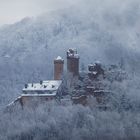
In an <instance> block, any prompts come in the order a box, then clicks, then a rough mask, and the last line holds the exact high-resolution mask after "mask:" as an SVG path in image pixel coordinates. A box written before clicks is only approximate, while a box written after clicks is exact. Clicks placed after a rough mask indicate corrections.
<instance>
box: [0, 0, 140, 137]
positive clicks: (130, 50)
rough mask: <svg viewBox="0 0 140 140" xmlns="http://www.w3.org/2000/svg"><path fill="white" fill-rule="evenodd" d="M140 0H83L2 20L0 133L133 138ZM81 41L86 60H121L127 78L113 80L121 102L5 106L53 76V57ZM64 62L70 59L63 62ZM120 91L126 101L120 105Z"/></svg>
mask: <svg viewBox="0 0 140 140" xmlns="http://www.w3.org/2000/svg"><path fill="white" fill-rule="evenodd" d="M139 25H140V1H139V0H124V1H121V0H89V1H88V2H87V1H86V0H77V3H76V4H74V5H73V6H70V7H69V8H63V9H60V10H56V11H52V12H49V13H44V14H42V15H40V16H38V17H32V18H30V17H27V18H26V17H25V18H24V19H22V20H21V21H20V22H17V23H15V24H11V25H5V26H2V27H0V126H1V127H0V140H46V139H51V140H59V139H60V140H67V139H68V140H82V139H83V140H85V139H87V140H93V139H95V140H96V139H97V140H98V139H99V140H100V139H101V140H103V139H104V140H105V139H107V140H112V139H113V140H118V139H121V140H122V139H123V140H125V139H126V140H129V139H134V140H136V139H139V138H140V134H139V130H140V93H139V92H140V74H139V69H140V63H139V60H140V48H139V46H140V28H139ZM68 48H77V50H78V53H79V54H80V66H81V65H84V66H85V68H87V65H88V64H89V63H94V62H95V61H96V60H99V61H101V62H102V64H103V65H109V64H119V63H120V62H121V61H122V60H123V65H124V69H125V71H126V72H127V73H128V75H129V78H128V79H127V80H125V81H123V82H122V83H117V82H114V83H111V85H110V86H111V88H112V89H113V90H114V98H113V99H114V100H112V101H111V102H110V104H111V105H114V104H117V106H118V108H117V109H116V108H115V109H114V110H112V111H100V110H98V109H95V108H93V107H92V104H91V106H89V107H84V106H82V105H71V104H70V105H67V106H61V105H60V106H58V105H57V104H55V103H53V102H52V103H48V105H47V107H44V106H40V107H38V109H37V110H36V111H29V110H28V109H27V110H26V109H25V110H21V109H20V108H17V110H15V111H14V113H4V111H3V110H4V108H5V106H6V105H7V104H9V103H10V102H12V101H13V100H14V99H15V98H17V97H18V96H19V95H20V94H21V91H22V88H23V86H24V84H25V83H28V82H38V81H40V80H48V79H52V78H53V60H54V58H56V57H57V56H58V55H60V56H62V57H63V58H64V59H66V51H67V49H68ZM65 62H66V61H65ZM121 96H125V97H126V98H125V101H124V102H125V105H130V106H131V109H130V110H127V111H126V110H124V109H123V108H122V106H121V103H122V101H121V98H120V97H121Z"/></svg>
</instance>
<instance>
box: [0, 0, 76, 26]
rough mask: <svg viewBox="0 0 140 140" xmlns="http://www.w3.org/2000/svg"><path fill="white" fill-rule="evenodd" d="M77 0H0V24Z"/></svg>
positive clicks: (64, 6) (60, 6) (73, 2)
mask: <svg viewBox="0 0 140 140" xmlns="http://www.w3.org/2000/svg"><path fill="white" fill-rule="evenodd" d="M75 1H77V0H0V26H1V25H3V24H11V23H14V22H16V21H19V20H21V19H22V18H24V17H26V16H37V15H39V14H41V13H44V12H47V11H50V10H56V9H60V8H66V7H68V6H70V5H73V4H75Z"/></svg>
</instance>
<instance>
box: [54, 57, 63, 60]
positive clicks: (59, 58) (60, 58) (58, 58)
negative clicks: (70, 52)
mask: <svg viewBox="0 0 140 140" xmlns="http://www.w3.org/2000/svg"><path fill="white" fill-rule="evenodd" d="M55 60H62V61H63V59H62V57H61V56H58V57H57V58H56V59H55Z"/></svg>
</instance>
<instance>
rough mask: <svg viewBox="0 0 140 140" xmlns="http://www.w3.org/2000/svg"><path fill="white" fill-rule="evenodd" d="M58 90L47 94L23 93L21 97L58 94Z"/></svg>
mask: <svg viewBox="0 0 140 140" xmlns="http://www.w3.org/2000/svg"><path fill="white" fill-rule="evenodd" d="M56 94H57V92H56V91H54V92H52V93H51V94H50V93H45V94H22V95H21V97H47V96H56Z"/></svg>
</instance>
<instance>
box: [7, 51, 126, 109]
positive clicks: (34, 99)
mask: <svg viewBox="0 0 140 140" xmlns="http://www.w3.org/2000/svg"><path fill="white" fill-rule="evenodd" d="M66 58H67V72H66V73H65V72H64V64H65V62H64V59H62V58H61V57H60V56H58V57H57V58H56V59H54V79H53V80H47V81H40V82H39V83H28V84H25V87H24V88H23V90H22V92H23V94H21V96H20V97H18V98H17V99H16V100H15V101H13V102H12V103H11V104H9V105H8V106H13V105H16V104H20V105H21V106H22V107H25V106H26V107H36V106H37V105H38V104H40V103H41V104H42V103H43V104H44V103H46V102H48V101H51V100H54V101H56V102H57V103H64V102H65V101H72V103H74V104H82V105H88V103H89V102H88V99H90V98H94V101H95V103H94V104H95V106H100V107H104V108H106V102H107V101H106V100H105V97H106V96H107V94H109V93H110V92H111V91H109V90H105V85H104V84H103V83H102V80H103V79H105V78H106V75H107V74H105V69H104V68H103V66H102V64H101V63H100V62H95V64H89V65H88V71H83V72H80V71H79V60H80V56H79V54H78V53H77V50H76V49H68V51H67V53H66ZM111 69H113V68H112V67H111V68H110V69H109V70H108V73H111V72H112V71H111ZM122 75H124V74H122ZM120 77H121V76H120ZM119 80H121V79H119Z"/></svg>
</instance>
